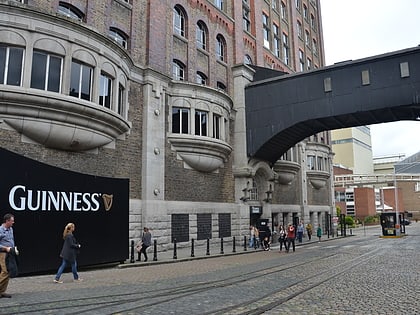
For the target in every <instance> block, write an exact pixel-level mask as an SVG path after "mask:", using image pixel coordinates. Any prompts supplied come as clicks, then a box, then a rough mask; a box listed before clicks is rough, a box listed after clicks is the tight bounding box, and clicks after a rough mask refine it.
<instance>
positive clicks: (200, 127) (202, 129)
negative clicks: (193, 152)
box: [195, 110, 208, 136]
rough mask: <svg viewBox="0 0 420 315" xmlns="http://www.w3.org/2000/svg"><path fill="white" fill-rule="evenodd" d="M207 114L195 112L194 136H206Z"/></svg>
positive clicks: (199, 111)
mask: <svg viewBox="0 0 420 315" xmlns="http://www.w3.org/2000/svg"><path fill="white" fill-rule="evenodd" d="M207 117H208V113H207V112H204V111H201V110H196V111H195V135H196V136H207V120H208V118H207Z"/></svg>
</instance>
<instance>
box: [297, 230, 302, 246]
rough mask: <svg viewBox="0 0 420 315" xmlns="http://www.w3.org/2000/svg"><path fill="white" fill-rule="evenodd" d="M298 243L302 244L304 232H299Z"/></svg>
mask: <svg viewBox="0 0 420 315" xmlns="http://www.w3.org/2000/svg"><path fill="white" fill-rule="evenodd" d="M297 234H298V241H299V243H302V238H303V231H302V232H298V233H297Z"/></svg>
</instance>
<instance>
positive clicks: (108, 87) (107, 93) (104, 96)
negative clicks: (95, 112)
mask: <svg viewBox="0 0 420 315" xmlns="http://www.w3.org/2000/svg"><path fill="white" fill-rule="evenodd" d="M111 99H112V78H111V77H110V76H109V75H108V74H106V73H104V72H102V73H101V77H100V81H99V105H102V106H103V107H106V108H109V109H111Z"/></svg>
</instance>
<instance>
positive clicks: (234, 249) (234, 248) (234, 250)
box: [232, 236, 236, 253]
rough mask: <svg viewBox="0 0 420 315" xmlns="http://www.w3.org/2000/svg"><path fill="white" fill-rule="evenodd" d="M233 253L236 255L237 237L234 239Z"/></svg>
mask: <svg viewBox="0 0 420 315" xmlns="http://www.w3.org/2000/svg"><path fill="white" fill-rule="evenodd" d="M232 253H236V239H235V236H234V237H233V249H232Z"/></svg>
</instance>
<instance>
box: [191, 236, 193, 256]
mask: <svg viewBox="0 0 420 315" xmlns="http://www.w3.org/2000/svg"><path fill="white" fill-rule="evenodd" d="M191 257H194V239H193V238H192V239H191Z"/></svg>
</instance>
